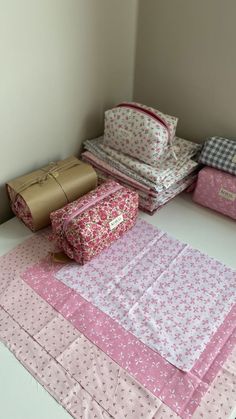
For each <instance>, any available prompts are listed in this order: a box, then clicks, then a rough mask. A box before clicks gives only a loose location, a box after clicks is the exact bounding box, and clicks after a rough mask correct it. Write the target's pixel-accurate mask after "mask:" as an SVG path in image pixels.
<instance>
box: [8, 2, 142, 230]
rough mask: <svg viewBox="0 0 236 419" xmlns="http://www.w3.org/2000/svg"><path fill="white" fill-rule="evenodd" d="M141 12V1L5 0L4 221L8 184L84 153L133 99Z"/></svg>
mask: <svg viewBox="0 0 236 419" xmlns="http://www.w3.org/2000/svg"><path fill="white" fill-rule="evenodd" d="M136 13H137V1H136V0H129V1H127V0H0V150H1V152H0V222H1V221H4V220H5V219H6V218H7V217H9V215H10V213H9V208H8V202H7V198H6V195H5V189H4V183H5V182H6V181H7V180H9V179H11V178H14V177H16V176H18V175H21V174H24V173H26V172H27V171H30V170H32V169H34V168H38V167H40V166H42V165H43V164H45V163H47V162H48V161H51V160H54V159H59V158H63V157H66V156H67V155H70V154H78V152H79V150H80V145H81V141H82V140H84V139H85V138H86V137H87V138H89V137H93V136H96V135H98V134H100V133H101V132H102V129H103V112H104V109H105V108H108V107H110V106H112V105H113V104H115V103H117V102H119V101H121V100H124V99H125V100H130V99H131V98H132V95H133V76H134V56H135V39H136V37H135V36H136Z"/></svg>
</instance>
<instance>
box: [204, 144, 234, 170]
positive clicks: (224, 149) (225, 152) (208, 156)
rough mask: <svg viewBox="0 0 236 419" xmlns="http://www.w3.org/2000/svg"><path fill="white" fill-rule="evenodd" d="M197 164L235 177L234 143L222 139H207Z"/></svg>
mask: <svg viewBox="0 0 236 419" xmlns="http://www.w3.org/2000/svg"><path fill="white" fill-rule="evenodd" d="M199 162H200V163H203V164H205V165H206V166H211V167H214V168H216V169H221V170H224V171H225V172H228V173H230V174H232V175H236V141H234V140H229V139H227V138H223V137H211V138H208V139H207V140H206V142H205V144H204V147H203V150H202V152H201V155H200V158H199Z"/></svg>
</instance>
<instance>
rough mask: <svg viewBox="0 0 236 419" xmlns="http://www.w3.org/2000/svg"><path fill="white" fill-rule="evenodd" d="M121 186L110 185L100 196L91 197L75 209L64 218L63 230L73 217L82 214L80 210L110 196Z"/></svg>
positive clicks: (82, 210)
mask: <svg viewBox="0 0 236 419" xmlns="http://www.w3.org/2000/svg"><path fill="white" fill-rule="evenodd" d="M122 188H123V186H122V185H117V186H114V187H111V188H110V190H109V191H107V192H105V193H103V194H102V195H101V196H99V197H95V198H92V200H91V202H88V203H87V204H85V205H83V206H82V207H80V208H78V209H76V210H75V211H74V212H73V213H72V214H70V216H68V217H67V218H66V220H65V221H64V224H63V230H65V229H66V227H67V226H68V224H69V223H70V221H71V220H73V219H74V218H75V217H77V216H78V215H80V214H82V212H84V211H86V210H87V209H89V208H91V207H92V206H93V205H94V204H97V203H98V202H100V201H101V200H102V199H104V198H107V197H108V196H110V195H111V194H113V193H115V192H117V191H119V190H120V189H122Z"/></svg>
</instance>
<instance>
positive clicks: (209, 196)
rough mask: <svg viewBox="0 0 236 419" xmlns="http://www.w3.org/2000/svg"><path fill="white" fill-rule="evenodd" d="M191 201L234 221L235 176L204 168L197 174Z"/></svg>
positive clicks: (235, 203)
mask: <svg viewBox="0 0 236 419" xmlns="http://www.w3.org/2000/svg"><path fill="white" fill-rule="evenodd" d="M193 200H194V201H195V202H196V203H197V204H201V205H203V206H204V207H208V208H211V209H213V210H215V211H218V212H221V213H222V214H224V215H227V216H228V217H231V218H233V219H234V220H236V176H234V175H230V174H229V173H226V172H222V171H221V170H217V169H213V168H212V167H204V168H203V169H202V170H201V171H200V172H199V173H198V180H197V186H196V189H195V191H194V194H193Z"/></svg>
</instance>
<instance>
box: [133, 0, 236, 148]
mask: <svg viewBox="0 0 236 419" xmlns="http://www.w3.org/2000/svg"><path fill="white" fill-rule="evenodd" d="M139 6H140V7H139V21H138V40H137V60H136V75H135V90H134V98H135V100H137V101H140V102H143V103H146V104H149V105H151V106H154V107H157V108H160V109H161V110H163V111H164V112H169V113H171V114H173V115H176V116H179V118H180V121H179V125H178V130H177V132H178V133H179V135H182V136H184V137H186V138H189V139H197V140H201V139H202V138H204V137H206V136H210V135H223V136H229V137H234V138H236V117H235V114H236V46H235V41H236V24H235V17H236V1H235V0H140V1H139Z"/></svg>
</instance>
